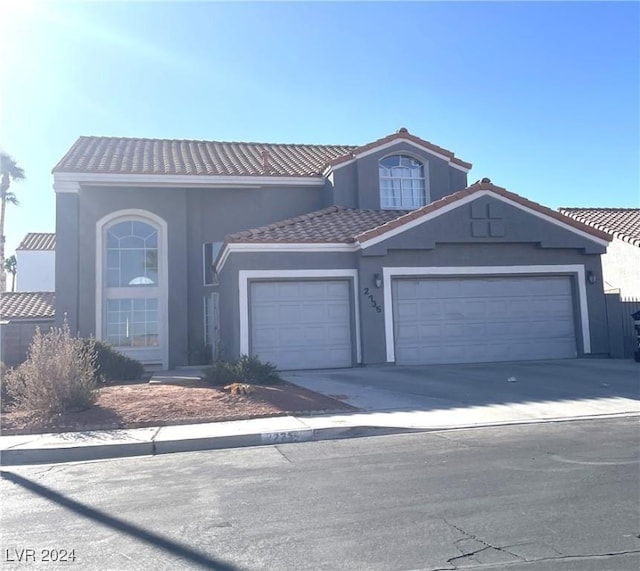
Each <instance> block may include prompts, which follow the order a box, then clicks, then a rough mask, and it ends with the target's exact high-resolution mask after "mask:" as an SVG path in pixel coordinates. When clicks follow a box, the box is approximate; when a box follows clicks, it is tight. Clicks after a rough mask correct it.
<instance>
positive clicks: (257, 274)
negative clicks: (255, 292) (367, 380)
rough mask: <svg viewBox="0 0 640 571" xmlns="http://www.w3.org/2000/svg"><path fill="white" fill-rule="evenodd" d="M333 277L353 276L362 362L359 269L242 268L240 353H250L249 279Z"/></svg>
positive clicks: (357, 349)
mask: <svg viewBox="0 0 640 571" xmlns="http://www.w3.org/2000/svg"><path fill="white" fill-rule="evenodd" d="M292 278H302V279H305V278H310V279H323V278H327V279H331V278H351V279H352V280H353V281H352V282H351V285H352V290H353V310H354V312H355V315H354V320H355V337H356V363H358V364H360V363H361V362H362V356H361V354H362V352H361V348H360V309H359V307H358V295H357V293H358V271H357V270H240V271H239V272H238V291H239V296H238V297H239V304H240V308H239V309H240V353H241V354H244V355H248V354H249V280H252V279H261V280H263V279H273V280H278V279H292Z"/></svg>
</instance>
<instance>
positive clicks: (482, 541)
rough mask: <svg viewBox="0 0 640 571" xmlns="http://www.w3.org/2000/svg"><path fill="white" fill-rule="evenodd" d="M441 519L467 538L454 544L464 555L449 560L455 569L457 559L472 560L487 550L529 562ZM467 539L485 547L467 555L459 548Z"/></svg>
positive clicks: (445, 519) (504, 548)
mask: <svg viewBox="0 0 640 571" xmlns="http://www.w3.org/2000/svg"><path fill="white" fill-rule="evenodd" d="M441 519H442V521H443V522H444V523H445V524H446V525H448V526H449V527H450V528H451V529H455V530H456V531H457V532H459V533H461V534H463V535H465V536H466V537H463V538H461V539H458V540H456V541H454V543H453V544H454V545H455V546H456V549H458V550H459V551H460V553H461V554H462V555H457V556H455V557H450V558H449V559H447V563H448V564H449V565H453V566H454V567H456V565H455V563H453V561H455V560H456V559H464V558H470V557H473V556H474V555H477V554H478V553H481V552H483V551H486V550H487V549H495V550H496V551H500V552H501V553H505V554H507V555H511V556H512V557H515V558H516V559H519V560H520V561H527V559H525V558H524V557H522V556H521V555H518V554H517V553H513V552H512V551H509V550H508V549H507V548H506V547H499V546H496V545H492V544H491V543H489V542H487V541H485V540H484V539H481V538H479V537H478V536H476V535H474V534H473V533H470V532H468V531H465V530H464V529H462V528H461V527H459V526H457V525H455V524H453V523H450V522H449V521H447V518H444V517H443V518H441ZM465 539H473V540H474V541H477V542H478V543H480V544H481V545H483V547H482V548H480V549H476V550H475V551H470V552H467V553H465V552H464V551H463V550H462V549H460V547H459V546H458V543H459V542H460V541H463V540H465ZM507 547H508V546H507Z"/></svg>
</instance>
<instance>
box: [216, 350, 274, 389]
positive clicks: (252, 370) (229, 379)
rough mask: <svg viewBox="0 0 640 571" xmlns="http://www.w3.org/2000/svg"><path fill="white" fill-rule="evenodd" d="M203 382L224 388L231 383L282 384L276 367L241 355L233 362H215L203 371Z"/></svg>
mask: <svg viewBox="0 0 640 571" xmlns="http://www.w3.org/2000/svg"><path fill="white" fill-rule="evenodd" d="M203 378H204V380H205V381H206V382H207V383H209V384H210V385H214V386H225V385H229V384H232V383H250V384H254V385H275V384H278V383H281V382H282V379H281V378H280V376H279V375H278V372H277V369H276V366H275V365H273V364H272V363H268V362H267V363H263V362H261V361H260V359H258V358H257V357H249V356H248V355H241V356H240V358H239V359H236V360H235V361H216V362H215V363H214V364H213V366H211V367H209V368H207V369H205V370H204V374H203Z"/></svg>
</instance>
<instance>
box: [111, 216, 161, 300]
mask: <svg viewBox="0 0 640 571" xmlns="http://www.w3.org/2000/svg"><path fill="white" fill-rule="evenodd" d="M106 238H107V287H108V288H123V287H144V286H147V287H148V286H154V287H157V286H158V231H157V230H156V229H155V228H154V227H153V226H151V225H150V224H147V223H146V222H142V221H141V220H127V221H125V222H119V223H117V224H114V225H113V226H110V227H109V228H108V229H107V232H106Z"/></svg>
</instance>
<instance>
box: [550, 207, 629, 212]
mask: <svg viewBox="0 0 640 571" xmlns="http://www.w3.org/2000/svg"><path fill="white" fill-rule="evenodd" d="M558 210H637V211H639V212H640V207H637V206H559V207H558Z"/></svg>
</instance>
